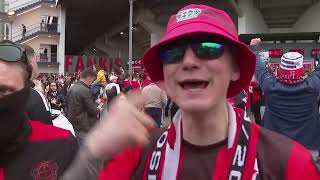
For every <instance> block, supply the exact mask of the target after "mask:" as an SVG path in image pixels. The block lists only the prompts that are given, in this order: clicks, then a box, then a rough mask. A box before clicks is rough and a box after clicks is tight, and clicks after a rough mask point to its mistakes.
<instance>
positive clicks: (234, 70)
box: [231, 62, 240, 81]
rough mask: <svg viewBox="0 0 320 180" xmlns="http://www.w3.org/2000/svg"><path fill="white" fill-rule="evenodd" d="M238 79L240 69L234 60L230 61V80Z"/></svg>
mask: <svg viewBox="0 0 320 180" xmlns="http://www.w3.org/2000/svg"><path fill="white" fill-rule="evenodd" d="M239 79H240V69H239V66H238V64H237V63H236V62H233V63H232V74H231V81H237V80H239Z"/></svg>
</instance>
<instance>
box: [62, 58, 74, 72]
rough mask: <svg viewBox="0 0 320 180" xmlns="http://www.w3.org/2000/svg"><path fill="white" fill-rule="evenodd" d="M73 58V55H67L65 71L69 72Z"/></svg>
mask: <svg viewBox="0 0 320 180" xmlns="http://www.w3.org/2000/svg"><path fill="white" fill-rule="evenodd" d="M72 59H73V56H71V55H67V56H66V58H65V60H64V71H65V72H69V68H70V66H71V65H72Z"/></svg>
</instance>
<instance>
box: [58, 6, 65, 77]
mask: <svg viewBox="0 0 320 180" xmlns="http://www.w3.org/2000/svg"><path fill="white" fill-rule="evenodd" d="M59 32H60V38H59V46H58V62H59V74H64V60H65V52H66V49H65V46H66V8H65V7H62V6H60V16H59Z"/></svg>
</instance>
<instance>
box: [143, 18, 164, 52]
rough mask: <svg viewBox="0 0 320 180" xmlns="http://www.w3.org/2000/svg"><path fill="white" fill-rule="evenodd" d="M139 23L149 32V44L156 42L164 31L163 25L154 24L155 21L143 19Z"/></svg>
mask: <svg viewBox="0 0 320 180" xmlns="http://www.w3.org/2000/svg"><path fill="white" fill-rule="evenodd" d="M139 23H140V24H141V26H142V27H143V28H145V29H146V30H147V31H148V32H149V33H150V36H151V46H152V45H154V44H156V43H157V42H158V41H159V40H160V39H161V38H162V37H163V35H164V33H165V31H166V29H165V28H166V27H165V26H162V25H160V24H156V23H155V22H151V21H147V20H144V21H141V22H139Z"/></svg>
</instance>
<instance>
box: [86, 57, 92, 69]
mask: <svg viewBox="0 0 320 180" xmlns="http://www.w3.org/2000/svg"><path fill="white" fill-rule="evenodd" d="M87 68H92V61H91V59H90V57H89V56H87Z"/></svg>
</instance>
